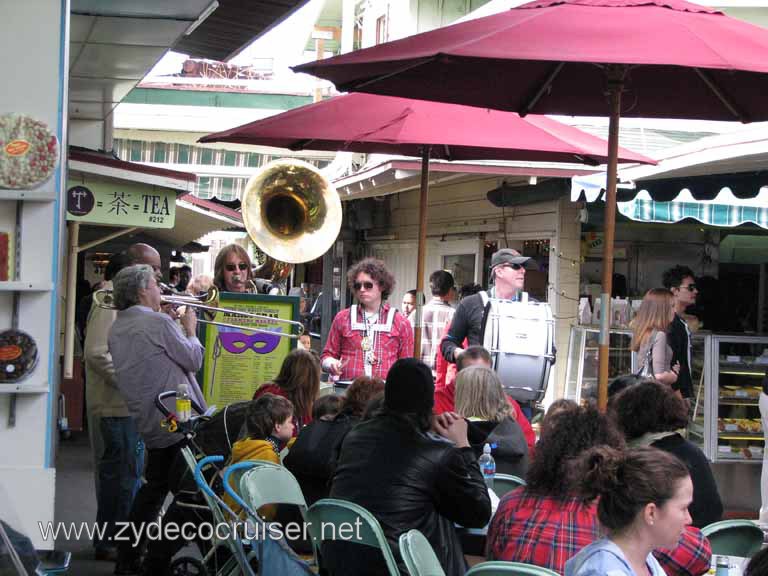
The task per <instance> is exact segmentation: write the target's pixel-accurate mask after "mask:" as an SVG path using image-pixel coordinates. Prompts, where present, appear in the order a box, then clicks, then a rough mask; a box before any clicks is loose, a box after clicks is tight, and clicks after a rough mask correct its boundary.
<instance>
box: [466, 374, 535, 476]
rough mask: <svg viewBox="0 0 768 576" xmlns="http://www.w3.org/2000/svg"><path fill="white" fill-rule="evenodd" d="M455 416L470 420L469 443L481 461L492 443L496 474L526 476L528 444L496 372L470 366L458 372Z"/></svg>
mask: <svg viewBox="0 0 768 576" xmlns="http://www.w3.org/2000/svg"><path fill="white" fill-rule="evenodd" d="M456 413H457V414H459V415H460V416H463V417H465V418H467V419H468V436H469V443H470V445H471V446H472V449H473V450H474V451H475V455H476V456H477V457H478V458H479V457H480V456H481V455H482V453H483V446H484V445H485V444H486V443H487V444H490V446H491V455H492V456H493V459H494V460H495V462H496V472H500V473H502V474H513V475H514V476H519V477H520V478H524V477H525V474H526V472H528V444H527V443H526V440H525V436H524V435H523V431H522V429H521V428H520V425H519V424H518V423H517V422H516V421H515V412H514V411H513V410H512V409H511V408H510V406H509V403H508V402H507V399H506V396H505V394H504V389H503V388H502V387H501V381H500V380H499V377H498V376H497V375H496V373H495V372H494V371H493V370H491V369H490V368H486V367H484V366H470V367H468V368H464V369H463V370H461V371H460V372H459V373H458V375H457V376H456Z"/></svg>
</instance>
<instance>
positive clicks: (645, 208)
mask: <svg viewBox="0 0 768 576" xmlns="http://www.w3.org/2000/svg"><path fill="white" fill-rule="evenodd" d="M637 184H638V188H642V183H641V182H638V183H637ZM617 207H618V210H619V212H620V213H621V214H623V215H624V216H626V217H627V218H630V219H632V220H637V221H639V222H659V223H672V222H680V221H681V220H685V219H686V218H692V219H694V220H697V221H699V222H701V223H703V224H709V225H711V226H725V227H733V226H739V225H741V224H746V223H752V224H756V225H758V226H760V227H761V228H766V229H768V188H761V189H760V191H759V192H758V194H757V196H755V197H754V198H746V199H745V198H737V197H736V196H734V195H733V192H731V190H730V189H729V188H723V189H722V190H721V191H720V193H719V194H718V195H717V196H716V197H715V198H714V199H712V200H696V199H695V198H694V197H693V195H692V194H691V192H690V190H688V189H684V190H682V191H680V193H679V194H678V195H677V197H676V198H674V199H673V200H672V201H670V202H658V201H656V200H653V198H651V195H650V194H649V193H648V191H647V190H642V189H641V191H640V192H639V193H638V194H637V196H635V198H634V199H632V200H629V201H628V202H618V203H617Z"/></svg>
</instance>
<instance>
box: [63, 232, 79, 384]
mask: <svg viewBox="0 0 768 576" xmlns="http://www.w3.org/2000/svg"><path fill="white" fill-rule="evenodd" d="M79 238H80V222H70V223H69V250H67V256H68V257H67V308H66V314H65V321H64V378H65V379H68V378H72V364H73V361H74V355H75V307H76V305H77V298H76V296H75V293H76V292H77V252H78V250H77V243H78V240H79Z"/></svg>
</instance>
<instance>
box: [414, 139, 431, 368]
mask: <svg viewBox="0 0 768 576" xmlns="http://www.w3.org/2000/svg"><path fill="white" fill-rule="evenodd" d="M431 149H432V148H431V147H430V146H425V147H424V148H423V150H422V152H421V196H420V198H419V251H418V256H417V260H416V318H415V322H414V332H413V356H414V357H415V358H421V329H422V322H421V313H422V307H423V305H424V260H425V256H426V252H427V198H428V196H429V154H430V151H431Z"/></svg>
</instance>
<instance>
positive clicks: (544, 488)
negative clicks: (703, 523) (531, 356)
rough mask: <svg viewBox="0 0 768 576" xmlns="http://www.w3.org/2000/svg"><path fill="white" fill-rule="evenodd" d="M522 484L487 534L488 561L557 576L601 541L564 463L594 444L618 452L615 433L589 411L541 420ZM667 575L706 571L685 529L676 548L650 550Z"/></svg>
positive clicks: (696, 539) (698, 542)
mask: <svg viewBox="0 0 768 576" xmlns="http://www.w3.org/2000/svg"><path fill="white" fill-rule="evenodd" d="M542 430H543V433H542V437H541V440H540V442H539V443H538V445H537V446H536V457H535V458H534V459H533V462H532V464H531V467H530V469H529V470H528V475H527V477H526V480H527V482H528V485H527V486H526V487H524V488H518V489H517V490H514V491H512V492H510V493H508V494H507V495H506V496H504V498H503V499H502V500H501V503H500V504H499V508H498V510H497V511H496V515H495V516H494V517H493V519H492V520H491V524H490V527H489V530H488V539H487V551H488V558H489V559H491V560H508V561H515V562H526V563H529V564H535V565H537V566H543V567H545V568H549V569H550V570H554V571H555V572H558V573H560V574H562V573H563V571H564V570H565V563H566V562H567V561H568V560H569V559H570V558H571V557H573V556H575V555H576V553H577V552H579V550H581V549H582V548H584V547H585V546H587V545H589V544H591V543H592V542H594V541H596V540H598V539H600V537H601V536H602V534H601V530H600V525H599V522H598V518H597V506H596V505H595V504H594V503H590V502H585V501H584V500H583V499H582V498H580V497H579V496H577V495H576V494H575V492H574V490H573V486H572V485H571V482H570V480H573V475H572V474H569V470H568V462H569V461H572V460H573V459H574V458H576V457H578V456H579V455H581V454H583V453H584V452H586V451H587V450H588V449H590V448H592V447H593V446H597V445H607V446H610V447H614V448H621V447H623V445H624V441H623V438H622V436H621V434H620V433H619V432H618V431H617V430H616V429H615V427H614V426H613V424H612V423H611V422H610V421H609V419H608V418H607V417H606V416H605V415H604V414H601V413H600V412H598V411H597V409H595V408H593V407H587V408H585V407H578V408H573V409H569V410H564V411H561V412H557V413H555V414H554V415H553V416H552V417H551V418H547V425H546V427H543V428H542ZM654 555H655V556H656V558H657V560H659V563H660V564H661V565H662V567H663V568H664V569H665V571H666V572H667V574H668V575H669V576H673V575H680V576H683V575H685V576H689V575H698V574H703V573H705V572H706V571H707V570H709V562H710V557H711V550H710V547H709V542H708V541H707V539H706V538H704V536H702V534H701V532H700V531H699V530H698V529H696V528H693V527H691V526H689V527H688V528H687V529H686V531H685V532H684V533H683V536H682V537H681V539H680V542H679V543H678V546H677V548H675V549H673V550H662V549H657V550H655V551H654Z"/></svg>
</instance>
